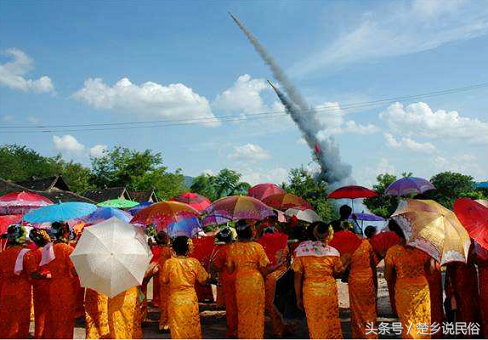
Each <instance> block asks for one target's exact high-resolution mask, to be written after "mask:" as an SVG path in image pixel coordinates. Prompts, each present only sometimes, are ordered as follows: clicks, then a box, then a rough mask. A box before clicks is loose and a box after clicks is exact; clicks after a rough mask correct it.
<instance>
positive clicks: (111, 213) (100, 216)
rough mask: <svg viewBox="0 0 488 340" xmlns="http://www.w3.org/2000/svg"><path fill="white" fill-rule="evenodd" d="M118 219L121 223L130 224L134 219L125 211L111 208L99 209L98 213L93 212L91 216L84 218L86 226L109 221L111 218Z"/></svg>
mask: <svg viewBox="0 0 488 340" xmlns="http://www.w3.org/2000/svg"><path fill="white" fill-rule="evenodd" d="M112 217H116V218H118V219H119V220H121V221H124V222H127V223H128V222H130V220H131V219H132V216H131V214H129V213H128V212H125V211H123V210H120V209H117V208H111V207H103V208H98V209H97V210H96V211H94V212H92V213H91V214H90V215H88V216H86V217H84V218H82V220H83V221H84V222H85V223H86V224H97V223H100V222H103V221H105V220H108V219H109V218H112Z"/></svg>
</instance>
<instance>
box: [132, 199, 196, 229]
mask: <svg viewBox="0 0 488 340" xmlns="http://www.w3.org/2000/svg"><path fill="white" fill-rule="evenodd" d="M179 213H188V214H190V215H194V216H198V215H199V214H200V213H199V212H198V211H197V210H195V209H194V208H192V207H190V206H189V205H188V204H185V203H181V202H173V201H162V202H159V203H155V204H153V205H151V206H149V207H147V208H144V209H142V210H141V211H140V212H139V213H137V214H136V216H134V218H133V219H132V221H131V223H140V224H151V223H155V222H157V221H158V220H163V219H164V218H167V217H168V216H169V217H171V216H172V217H176V215H178V214H179Z"/></svg>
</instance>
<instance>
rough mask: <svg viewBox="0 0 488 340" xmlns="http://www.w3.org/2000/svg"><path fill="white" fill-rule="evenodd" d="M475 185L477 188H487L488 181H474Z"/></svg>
mask: <svg viewBox="0 0 488 340" xmlns="http://www.w3.org/2000/svg"><path fill="white" fill-rule="evenodd" d="M476 187H477V188H479V189H483V188H484V189H487V188H488V181H486V182H480V183H476Z"/></svg>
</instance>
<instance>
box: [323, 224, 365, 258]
mask: <svg viewBox="0 0 488 340" xmlns="http://www.w3.org/2000/svg"><path fill="white" fill-rule="evenodd" d="M361 242H362V240H361V239H360V238H359V236H358V235H356V234H354V233H353V232H352V231H349V230H344V231H339V232H337V233H334V237H333V238H332V240H331V241H330V242H329V246H331V247H333V248H336V249H337V250H338V251H339V253H341V255H344V254H352V253H354V252H355V251H356V249H358V247H359V246H360V245H361Z"/></svg>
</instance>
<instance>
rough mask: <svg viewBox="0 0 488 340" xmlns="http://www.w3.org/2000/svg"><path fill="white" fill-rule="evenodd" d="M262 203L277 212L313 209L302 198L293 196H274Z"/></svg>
mask: <svg viewBox="0 0 488 340" xmlns="http://www.w3.org/2000/svg"><path fill="white" fill-rule="evenodd" d="M263 203H264V204H267V205H269V206H270V207H273V208H275V209H278V210H286V209H289V208H303V209H312V210H313V207H312V206H311V205H310V204H309V203H308V202H307V201H305V200H304V199H303V198H301V197H298V196H296V195H293V194H287V193H284V194H274V195H271V196H268V197H266V198H265V199H263Z"/></svg>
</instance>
